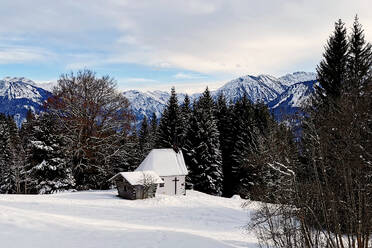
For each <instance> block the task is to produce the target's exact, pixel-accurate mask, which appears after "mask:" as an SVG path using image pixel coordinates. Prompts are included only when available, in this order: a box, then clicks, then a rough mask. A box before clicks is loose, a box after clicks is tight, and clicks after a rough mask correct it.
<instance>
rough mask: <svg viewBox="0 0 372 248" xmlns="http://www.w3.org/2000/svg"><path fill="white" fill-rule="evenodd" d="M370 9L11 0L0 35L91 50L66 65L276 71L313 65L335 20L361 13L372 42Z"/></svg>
mask: <svg viewBox="0 0 372 248" xmlns="http://www.w3.org/2000/svg"><path fill="white" fill-rule="evenodd" d="M370 9H372V2H371V1H369V0H356V1H349V0H329V1H323V0H314V1H298V0H270V1H254V0H213V1H212V0H211V1H209V0H189V1H183V0H156V1H155V0H154V1H131V0H107V1H104V2H102V1H99V0H90V1H89V3H88V1H75V0H65V1H46V0H35V1H28V0H13V1H3V2H2V7H1V15H0V23H2V25H1V26H0V35H2V36H7V37H10V38H9V39H11V37H26V38H27V37H28V36H31V37H33V40H37V42H44V43H47V44H48V45H51V46H53V47H58V48H60V50H62V51H64V50H65V48H68V49H72V50H76V51H77V53H80V52H81V50H84V52H85V53H87V54H90V57H89V56H88V58H86V57H84V56H81V57H76V58H73V59H71V57H69V56H67V58H68V59H71V60H72V61H69V62H67V63H66V68H69V69H75V68H81V67H90V66H99V65H108V64H111V63H135V64H140V65H146V66H151V67H160V68H164V67H165V68H177V69H180V70H185V71H195V72H199V73H216V72H218V73H220V72H222V73H223V72H225V73H229V74H231V75H241V74H247V73H250V74H258V73H271V74H274V75H275V74H276V75H280V74H282V73H285V72H290V71H291V70H311V68H313V69H315V65H316V63H318V61H319V59H320V57H321V54H322V51H323V45H324V44H325V42H326V40H327V37H328V36H329V34H330V33H331V32H332V30H333V23H334V22H335V21H336V20H337V19H338V18H342V19H343V20H344V21H346V23H347V26H348V27H350V26H351V24H352V20H353V17H354V15H355V14H358V15H359V17H360V21H361V23H362V24H363V25H364V29H365V31H366V36H367V37H366V38H367V39H368V40H372V15H370ZM0 44H1V41H0ZM97 50H99V52H97ZM60 55H61V56H64V54H63V52H61V54H60ZM0 56H1V57H2V59H1V58H0V61H9V60H11V59H13V60H15V61H16V60H20V61H22V60H23V61H24V60H32V59H36V60H40V59H43V58H44V57H45V56H43V54H42V55H40V53H39V52H36V53H35V52H33V51H32V49H28V50H27V49H26V50H23V51H19V50H18V51H16V50H13V51H10V52H9V51H8V53H4V52H3V54H0ZM18 58H19V59H18ZM303 67H307V68H303ZM181 77H182V76H181ZM176 78H177V77H176Z"/></svg>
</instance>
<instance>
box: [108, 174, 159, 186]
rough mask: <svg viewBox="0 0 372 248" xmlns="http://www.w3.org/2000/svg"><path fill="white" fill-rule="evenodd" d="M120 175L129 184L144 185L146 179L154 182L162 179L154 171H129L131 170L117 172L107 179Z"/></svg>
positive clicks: (156, 182)
mask: <svg viewBox="0 0 372 248" xmlns="http://www.w3.org/2000/svg"><path fill="white" fill-rule="evenodd" d="M118 176H122V177H124V178H125V180H127V181H128V183H130V184H131V185H144V184H145V183H146V180H148V182H152V183H155V184H158V183H163V180H162V179H161V178H160V177H159V175H158V174H157V173H156V172H155V171H131V172H119V173H118V174H116V175H115V176H113V177H112V178H110V180H109V181H112V180H114V179H115V178H116V177H118Z"/></svg>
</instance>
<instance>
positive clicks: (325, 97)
mask: <svg viewBox="0 0 372 248" xmlns="http://www.w3.org/2000/svg"><path fill="white" fill-rule="evenodd" d="M347 53H348V41H347V37H346V28H345V24H344V23H343V22H342V21H341V19H340V20H338V22H336V23H335V30H334V32H333V34H332V35H331V36H330V37H329V40H328V41H327V45H326V46H325V52H324V53H323V60H322V61H321V62H320V64H319V65H318V67H317V69H316V70H317V73H318V81H319V83H320V87H317V91H316V92H317V97H316V102H317V103H318V104H322V103H325V102H329V101H334V100H336V99H337V98H339V97H340V95H341V91H342V89H343V87H345V81H346V78H347V77H346V73H347V60H348V59H347V58H348V56H347Z"/></svg>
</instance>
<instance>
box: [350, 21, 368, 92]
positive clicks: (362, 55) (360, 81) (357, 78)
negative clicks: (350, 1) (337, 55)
mask: <svg viewBox="0 0 372 248" xmlns="http://www.w3.org/2000/svg"><path fill="white" fill-rule="evenodd" d="M371 68H372V46H371V44H370V43H366V41H365V38H364V31H363V28H362V25H361V24H360V23H359V19H358V16H355V19H354V24H353V27H352V30H351V36H350V38H349V52H348V81H349V82H348V83H349V85H348V86H349V87H348V89H349V90H351V89H353V88H359V87H360V86H363V85H365V84H366V83H367V82H368V81H370V80H371V78H372V69H371Z"/></svg>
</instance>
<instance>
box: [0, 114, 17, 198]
mask: <svg viewBox="0 0 372 248" xmlns="http://www.w3.org/2000/svg"><path fill="white" fill-rule="evenodd" d="M13 155H14V154H12V151H11V147H10V132H9V126H8V122H7V118H6V116H5V115H4V114H0V173H1V174H0V193H2V194H4V193H6V194H11V193H16V178H15V173H14V170H13V168H14V167H13V164H12V160H13Z"/></svg>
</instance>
